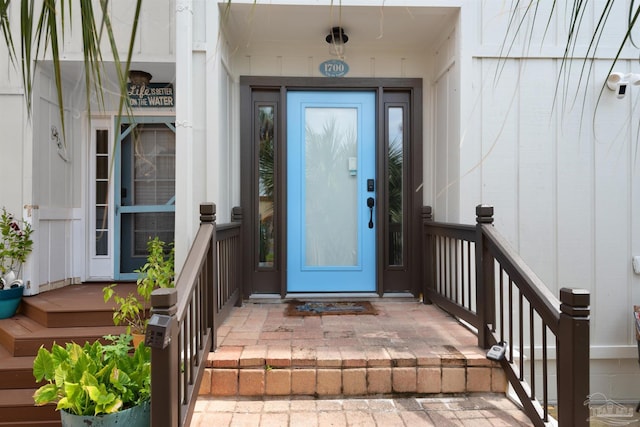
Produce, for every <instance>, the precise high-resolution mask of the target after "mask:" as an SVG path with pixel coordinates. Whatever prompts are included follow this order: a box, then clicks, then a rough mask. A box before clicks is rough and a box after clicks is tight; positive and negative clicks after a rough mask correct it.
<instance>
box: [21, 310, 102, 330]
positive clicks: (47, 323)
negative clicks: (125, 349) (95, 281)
mask: <svg viewBox="0 0 640 427" xmlns="http://www.w3.org/2000/svg"><path fill="white" fill-rule="evenodd" d="M22 314H24V315H25V316H27V317H29V318H31V319H33V320H35V321H36V322H38V323H40V324H41V325H42V326H44V327H47V328H74V327H88V326H113V310H104V311H95V312H91V313H86V312H68V313H65V312H51V313H47V312H44V311H41V310H39V309H38V308H36V307H33V306H31V305H29V304H23V310H22Z"/></svg>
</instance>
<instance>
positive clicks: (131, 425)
mask: <svg viewBox="0 0 640 427" xmlns="http://www.w3.org/2000/svg"><path fill="white" fill-rule="evenodd" d="M60 418H61V421H62V427H88V426H91V427H111V426H115V427H120V426H122V427H149V425H150V420H151V406H150V405H149V402H145V403H143V404H141V405H138V406H134V407H133V408H129V409H125V410H124V411H119V412H114V413H113V414H100V415H95V416H91V415H73V414H70V413H68V412H66V411H64V410H62V411H60Z"/></svg>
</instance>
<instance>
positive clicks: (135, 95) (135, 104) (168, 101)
mask: <svg viewBox="0 0 640 427" xmlns="http://www.w3.org/2000/svg"><path fill="white" fill-rule="evenodd" d="M127 95H128V96H129V102H130V103H131V107H132V108H173V107H174V106H175V96H174V92H173V85H172V84H171V83H146V84H145V83H140V84H136V83H128V84H127Z"/></svg>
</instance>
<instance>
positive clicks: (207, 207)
mask: <svg viewBox="0 0 640 427" xmlns="http://www.w3.org/2000/svg"><path fill="white" fill-rule="evenodd" d="M215 213H216V204H215V203H212V202H207V203H201V204H200V215H211V214H215Z"/></svg>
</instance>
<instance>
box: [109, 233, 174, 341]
mask: <svg viewBox="0 0 640 427" xmlns="http://www.w3.org/2000/svg"><path fill="white" fill-rule="evenodd" d="M167 246H168V245H167V244H166V243H165V242H163V241H162V240H160V239H159V238H158V237H156V238H154V239H151V240H149V242H147V250H148V251H149V255H148V257H147V262H146V263H145V264H144V265H143V266H142V268H140V269H139V270H136V272H137V273H138V280H137V282H136V293H133V292H131V293H129V295H127V296H124V297H123V296H121V295H118V294H117V293H116V291H115V287H116V286H117V284H115V283H114V284H111V285H109V286H106V287H105V288H103V290H102V292H103V296H104V302H108V301H110V300H111V299H112V298H113V300H114V301H115V303H116V308H115V310H114V312H113V323H115V325H116V326H117V325H120V324H124V325H127V333H128V334H130V335H133V336H134V345H135V344H137V343H138V342H140V341H142V340H143V339H144V333H145V330H146V328H147V323H148V322H149V317H150V316H149V309H150V308H151V307H150V301H151V292H153V290H154V289H157V288H171V287H173V286H174V248H173V246H172V245H170V246H171V248H170V249H169V250H168V251H167V250H166V249H167Z"/></svg>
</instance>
